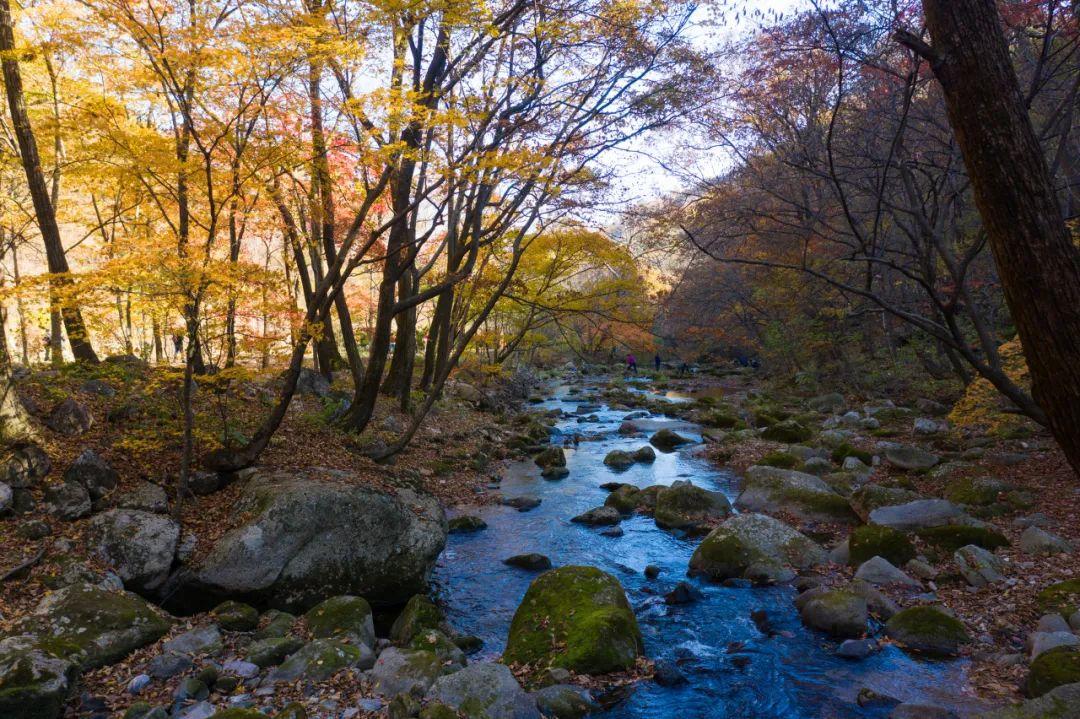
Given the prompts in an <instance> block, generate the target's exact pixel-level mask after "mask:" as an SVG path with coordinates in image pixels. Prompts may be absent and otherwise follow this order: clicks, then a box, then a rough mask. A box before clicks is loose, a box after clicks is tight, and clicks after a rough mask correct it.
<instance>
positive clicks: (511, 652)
mask: <svg viewBox="0 0 1080 719" xmlns="http://www.w3.org/2000/svg"><path fill="white" fill-rule="evenodd" d="M644 651H645V648H644V644H643V643H642V639H641V630H640V629H639V628H638V624H637V618H636V617H635V616H634V610H633V609H632V608H631V607H630V603H629V602H628V601H627V600H626V594H625V593H624V592H623V588H622V585H620V584H619V581H618V580H617V579H615V577H613V576H611V575H610V574H608V573H606V572H602V571H600V570H599V569H596V568H595V567H581V566H566V567H560V568H558V569H553V570H551V571H550V572H545V573H544V574H542V575H540V576H539V577H537V578H536V579H535V580H533V582H532V584H530V585H529V589H528V591H527V592H526V593H525V598H524V599H523V600H522V601H521V605H520V606H519V607H518V609H517V612H515V613H514V619H513V621H512V622H511V624H510V635H509V637H508V639H507V642H506V651H505V652H504V654H503V660H504V661H506V662H509V663H514V664H528V665H532V666H534V667H536V668H542V667H548V666H553V667H562V668H564V669H569V670H571V671H574V672H579V673H582V674H606V673H608V672H613V671H619V670H623V669H629V668H630V667H632V666H633V665H634V662H635V661H636V659H637V658H638V657H639V656H641V655H642V654H643V653H644Z"/></svg>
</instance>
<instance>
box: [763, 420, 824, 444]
mask: <svg viewBox="0 0 1080 719" xmlns="http://www.w3.org/2000/svg"><path fill="white" fill-rule="evenodd" d="M761 436H762V438H763V439H767V440H770V441H772V442H783V443H784V444H795V443H797V442H805V441H806V440H808V439H810V438H811V437H813V436H814V433H813V431H811V430H810V429H809V428H808V427H804V426H803V425H801V424H799V423H798V422H796V421H795V420H793V419H787V420H784V421H782V422H777V423H776V424H773V425H771V426H769V427H766V428H765V429H764V430H762V432H761Z"/></svg>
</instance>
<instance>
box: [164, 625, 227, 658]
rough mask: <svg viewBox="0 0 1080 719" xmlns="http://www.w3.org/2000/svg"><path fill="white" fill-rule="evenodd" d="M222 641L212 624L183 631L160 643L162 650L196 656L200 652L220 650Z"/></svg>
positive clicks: (212, 652) (219, 633) (207, 652)
mask: <svg viewBox="0 0 1080 719" xmlns="http://www.w3.org/2000/svg"><path fill="white" fill-rule="evenodd" d="M223 646H224V642H223V641H222V639H221V632H220V631H218V628H217V627H216V626H214V625H209V626H205V627H196V628H195V629H191V630H189V631H186V632H184V633H183V634H180V635H178V636H176V637H173V638H172V639H170V640H169V641H167V642H165V643H164V644H162V645H161V650H162V651H163V652H173V653H176V654H186V655H188V656H198V655H200V654H216V653H217V652H219V651H221V649H222V647H223Z"/></svg>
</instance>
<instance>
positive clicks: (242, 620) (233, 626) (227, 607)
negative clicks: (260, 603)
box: [210, 600, 259, 632]
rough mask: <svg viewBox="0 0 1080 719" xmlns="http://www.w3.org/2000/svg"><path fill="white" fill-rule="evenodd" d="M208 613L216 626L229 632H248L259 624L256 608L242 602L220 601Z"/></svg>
mask: <svg viewBox="0 0 1080 719" xmlns="http://www.w3.org/2000/svg"><path fill="white" fill-rule="evenodd" d="M210 614H211V615H212V616H213V617H214V619H215V620H216V621H217V623H218V626H220V627H221V628H222V629H227V630H229V631H230V632H250V631H251V630H252V629H254V628H255V627H256V626H258V624H259V612H258V610H256V609H255V607H252V606H250V605H248V604H244V603H243V602H235V601H232V600H230V601H227V602H222V603H221V604H219V605H217V606H216V607H214V609H213V610H212V611H211V612H210Z"/></svg>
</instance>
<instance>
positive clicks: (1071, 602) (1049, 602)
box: [1035, 579, 1080, 617]
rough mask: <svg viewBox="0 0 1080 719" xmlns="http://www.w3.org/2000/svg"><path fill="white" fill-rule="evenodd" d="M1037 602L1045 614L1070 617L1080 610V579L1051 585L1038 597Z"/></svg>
mask: <svg viewBox="0 0 1080 719" xmlns="http://www.w3.org/2000/svg"><path fill="white" fill-rule="evenodd" d="M1035 601H1036V602H1037V603H1038V605H1039V609H1041V610H1042V611H1044V612H1057V613H1058V614H1060V615H1062V616H1063V617H1069V616H1070V615H1072V613H1073V612H1075V611H1077V609H1080V579H1067V580H1065V581H1064V582H1057V583H1056V584H1051V585H1050V586H1048V587H1046V588H1045V589H1043V590H1042V591H1040V592H1039V593H1038V594H1037V595H1036V597H1035Z"/></svg>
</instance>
